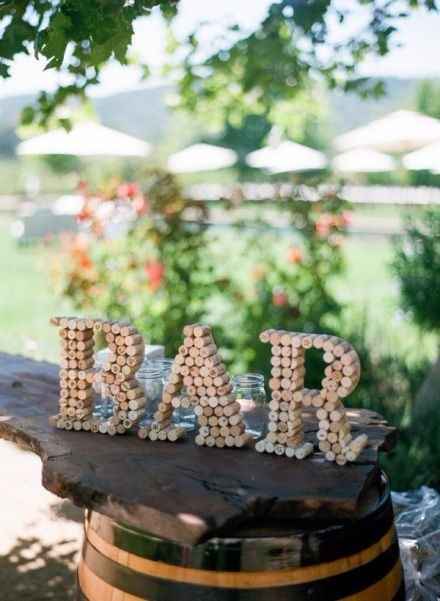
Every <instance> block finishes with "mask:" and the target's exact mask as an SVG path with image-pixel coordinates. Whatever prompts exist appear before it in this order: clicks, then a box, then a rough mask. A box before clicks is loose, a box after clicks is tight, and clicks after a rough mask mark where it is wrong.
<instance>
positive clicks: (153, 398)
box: [136, 363, 163, 425]
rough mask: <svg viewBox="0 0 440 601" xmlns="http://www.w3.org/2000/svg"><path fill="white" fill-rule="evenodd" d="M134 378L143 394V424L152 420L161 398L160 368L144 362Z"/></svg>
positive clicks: (161, 379)
mask: <svg viewBox="0 0 440 601" xmlns="http://www.w3.org/2000/svg"><path fill="white" fill-rule="evenodd" d="M136 379H137V381H138V382H139V385H140V386H141V388H142V389H143V391H144V394H145V416H144V417H143V418H142V421H141V425H144V424H147V423H150V422H151V421H152V420H153V415H154V413H155V412H156V411H157V406H158V405H159V403H160V401H161V399H162V391H163V375H162V372H161V371H160V369H158V368H157V367H152V366H151V365H149V364H148V363H145V364H143V365H141V367H140V368H139V370H138V372H137V374H136Z"/></svg>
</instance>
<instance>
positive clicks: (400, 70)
mask: <svg viewBox="0 0 440 601" xmlns="http://www.w3.org/2000/svg"><path fill="white" fill-rule="evenodd" d="M337 1H338V2H340V3H341V4H345V5H348V6H350V3H351V6H353V2H352V0H337ZM271 2H272V0H258V1H257V2H255V1H251V0H222V2H209V11H207V9H206V7H207V5H208V3H207V2H206V0H181V2H180V4H179V6H180V8H179V16H178V17H177V19H176V20H175V24H174V29H175V32H176V34H177V36H178V37H179V38H183V37H184V35H185V33H188V32H190V31H192V30H193V29H195V27H196V26H197V25H198V24H199V23H200V22H202V21H205V20H206V19H209V21H211V22H212V23H213V25H211V26H210V27H205V28H203V29H202V38H201V40H202V42H203V44H204V46H205V48H207V49H209V48H211V41H212V37H213V35H214V34H215V33H216V32H217V31H218V30H219V28H220V27H221V24H222V23H233V22H238V23H240V24H241V25H242V26H245V27H248V28H249V29H252V28H254V27H255V26H256V25H258V23H259V22H260V21H261V20H262V19H263V18H264V16H265V14H266V11H267V7H268V5H269V4H271ZM237 9H239V10H237ZM364 17H365V15H364V14H363V12H362V10H361V9H358V10H357V12H356V13H355V14H354V16H353V19H352V22H351V25H349V26H348V30H349V31H355V30H356V27H359V26H360V25H361V24H362V22H363V19H364ZM439 32H440V14H439V15H434V14H429V13H427V12H425V11H417V12H415V13H414V14H413V15H412V16H411V17H410V18H408V19H407V20H405V21H403V22H402V24H401V27H400V30H399V33H398V35H397V38H396V41H398V42H399V44H400V47H396V48H394V49H393V50H392V52H391V53H390V54H389V55H388V56H386V57H385V58H381V59H379V58H372V59H371V60H368V61H367V62H366V63H365V64H364V66H363V67H362V70H361V72H362V73H363V74H365V75H376V76H383V77H385V76H398V77H440V61H439V60H438V56H439V54H440V52H439V51H440V41H439V37H440V36H439ZM346 33H347V26H344V28H343V30H338V28H337V27H335V30H334V31H333V36H334V39H338V38H341V37H342V36H343V35H344V34H346ZM165 39H166V36H165V30H164V27H163V24H162V22H161V19H160V17H159V16H158V15H154V16H152V17H149V18H143V19H139V20H138V21H137V22H136V23H135V35H134V40H133V52H134V53H135V54H136V55H139V56H141V57H142V59H144V60H145V61H146V62H148V64H149V65H151V66H152V68H153V73H154V72H156V73H158V72H159V69H160V67H161V66H162V64H163V62H164V60H165ZM152 81H153V83H154V82H157V81H158V80H157V78H153V80H152ZM57 83H63V79H62V78H60V76H59V75H57V74H56V73H55V72H53V71H44V64H43V63H41V61H40V62H39V61H37V60H36V59H34V58H31V57H28V56H24V55H23V56H20V57H18V58H17V59H16V60H15V62H14V64H13V67H12V77H11V78H10V79H8V80H0V97H1V96H10V95H16V94H25V93H33V92H37V91H39V90H42V89H45V90H52V89H54V87H55V86H56V85H57ZM64 83H65V82H64ZM137 85H139V70H138V69H137V68H135V67H121V66H119V65H117V64H114V65H110V66H109V67H107V68H106V69H105V70H104V71H103V73H102V76H101V83H100V85H99V86H97V87H96V88H95V89H94V90H93V91H92V94H93V95H106V94H110V93H113V92H118V91H122V90H127V89H130V88H134V87H136V86H137Z"/></svg>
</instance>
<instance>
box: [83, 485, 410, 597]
mask: <svg viewBox="0 0 440 601" xmlns="http://www.w3.org/2000/svg"><path fill="white" fill-rule="evenodd" d="M259 532H260V534H259V535H258V536H257V535H256V534H255V533H254V534H253V535H245V536H237V537H235V538H216V539H210V540H209V541H207V542H205V543H203V544H200V545H197V546H193V547H192V546H185V545H182V544H180V543H175V542H172V541H169V540H165V539H159V538H157V537H155V536H151V535H150V534H148V533H146V532H141V531H137V530H135V529H133V528H131V527H129V526H126V525H123V524H118V523H116V522H114V521H112V520H110V519H109V518H107V517H105V516H103V515H101V514H99V513H96V512H89V513H88V515H87V516H86V532H85V541H84V547H83V552H82V558H81V562H80V565H79V569H78V581H79V586H78V600H82V601H137V600H148V601H181V600H182V601H318V600H319V601H324V600H325V601H336V600H338V601H404V599H405V590H404V583H403V574H402V567H401V563H400V558H399V547H398V541H397V537H396V532H395V529H394V524H393V509H392V505H391V498H390V491H389V487H388V485H387V484H386V483H385V482H383V487H382V489H381V490H380V491H377V494H376V496H375V498H373V499H372V498H371V495H370V496H369V498H368V500H366V501H365V503H364V508H363V511H362V513H361V515H360V516H359V519H358V520H356V521H355V522H353V521H351V522H346V523H341V522H339V523H335V524H327V525H325V526H324V525H322V524H319V525H318V526H317V524H316V521H315V522H314V524H306V523H305V522H304V521H303V520H302V521H301V524H297V525H295V526H294V527H292V523H290V525H289V527H288V528H287V527H284V531H282V530H280V527H279V526H278V529H277V533H276V535H275V534H274V527H273V525H271V527H270V532H271V534H270V535H264V532H265V528H264V527H260V528H259Z"/></svg>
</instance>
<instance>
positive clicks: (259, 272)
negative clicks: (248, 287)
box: [251, 264, 267, 282]
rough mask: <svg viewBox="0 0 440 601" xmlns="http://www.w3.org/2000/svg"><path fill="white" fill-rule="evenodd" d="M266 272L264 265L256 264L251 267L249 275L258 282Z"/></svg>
mask: <svg viewBox="0 0 440 601" xmlns="http://www.w3.org/2000/svg"><path fill="white" fill-rule="evenodd" d="M266 273H267V269H266V266H265V265H261V264H257V265H255V266H254V267H253V269H252V271H251V277H252V279H253V280H255V281H256V282H259V281H260V280H262V279H263V278H264V276H265V275H266Z"/></svg>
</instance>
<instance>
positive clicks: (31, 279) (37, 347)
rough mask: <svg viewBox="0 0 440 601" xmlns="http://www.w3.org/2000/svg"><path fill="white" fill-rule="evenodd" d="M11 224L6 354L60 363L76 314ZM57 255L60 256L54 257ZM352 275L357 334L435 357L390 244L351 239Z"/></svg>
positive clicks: (44, 261)
mask: <svg viewBox="0 0 440 601" xmlns="http://www.w3.org/2000/svg"><path fill="white" fill-rule="evenodd" d="M9 227H10V220H8V219H6V218H1V219H0V281H1V282H2V285H1V292H0V350H4V351H8V352H14V353H24V354H26V355H30V356H33V357H36V358H47V359H51V360H54V359H55V358H56V357H57V352H58V349H57V336H56V330H55V328H53V327H51V326H50V325H49V323H48V322H49V318H50V316H52V315H55V314H60V313H65V314H69V313H70V314H71V313H72V309H71V308H70V307H69V304H68V303H67V302H66V301H61V300H60V299H59V298H58V297H57V296H56V295H55V293H54V290H53V285H52V283H51V280H50V274H49V268H48V260H49V258H50V257H49V252H50V251H49V250H48V249H45V248H42V247H39V246H38V245H34V246H30V247H18V246H17V245H16V243H15V242H14V240H13V239H12V238H11V236H10V233H9ZM52 252H55V251H52ZM345 255H346V262H347V272H346V274H344V276H343V277H341V278H340V279H338V280H337V281H335V282H334V287H335V292H336V294H337V297H338V298H339V300H340V301H341V302H342V303H343V305H344V314H345V318H346V319H345V321H346V323H348V324H349V326H350V328H349V329H352V330H359V327H360V326H361V324H362V323H365V324H366V328H365V331H366V335H367V339H368V341H369V343H370V344H369V346H370V348H372V349H377V350H378V351H379V352H387V353H391V354H401V355H404V356H405V358H407V359H408V360H409V361H410V362H411V361H413V360H417V359H419V358H420V357H421V356H422V355H423V356H427V357H433V356H434V352H435V344H434V340H433V337H430V336H421V335H420V333H419V332H418V330H417V329H416V328H415V326H414V325H413V324H412V323H411V321H410V320H408V319H407V318H406V317H405V316H404V315H403V314H402V312H401V311H400V310H399V290H398V286H397V283H396V281H395V280H394V279H393V277H392V274H391V272H390V269H389V263H390V261H391V258H392V255H393V249H392V244H391V242H390V241H389V240H387V239H384V238H356V239H354V238H351V239H349V240H348V241H347V242H346V245H345Z"/></svg>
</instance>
